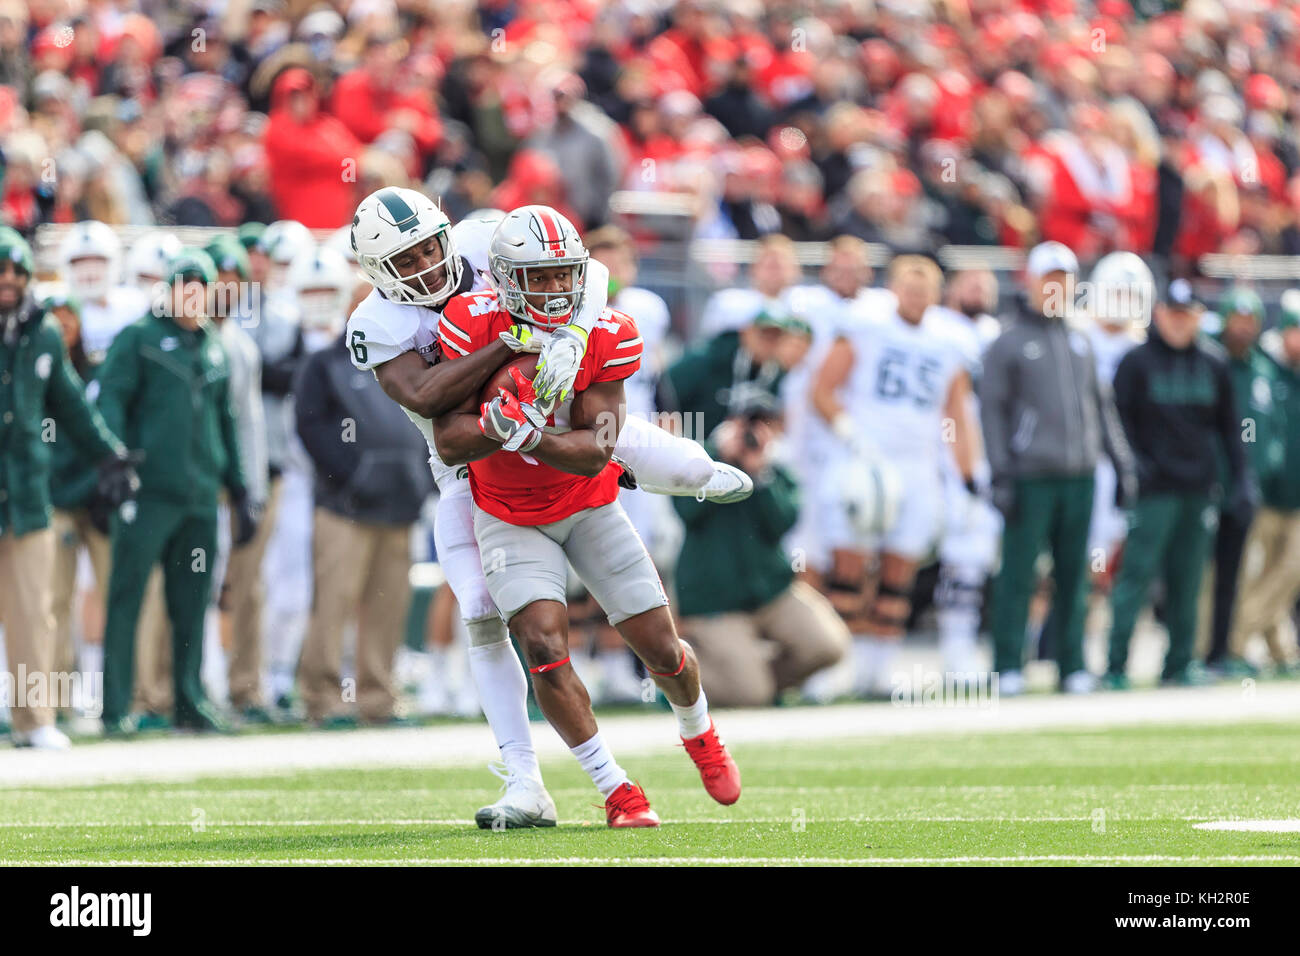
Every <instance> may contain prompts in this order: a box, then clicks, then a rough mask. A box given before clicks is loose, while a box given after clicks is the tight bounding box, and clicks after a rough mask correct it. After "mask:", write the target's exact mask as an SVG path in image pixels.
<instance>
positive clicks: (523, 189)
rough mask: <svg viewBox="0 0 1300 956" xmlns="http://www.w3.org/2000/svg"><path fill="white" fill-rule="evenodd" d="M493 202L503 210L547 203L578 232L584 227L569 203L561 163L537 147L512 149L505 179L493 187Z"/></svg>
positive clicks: (507, 210)
mask: <svg viewBox="0 0 1300 956" xmlns="http://www.w3.org/2000/svg"><path fill="white" fill-rule="evenodd" d="M492 205H493V206H494V207H495V208H497V209H504V210H505V211H506V212H510V210H512V209H518V208H519V207H520V206H529V205H543V206H550V207H551V208H552V209H554V210H555V211H556V212H558V213H559V214H560V215H562V216H563V217H564V218H565V219H568V220H569V222H571V223H573V225H574V228H576V229H577V230H578V232H579V233H581V232H582V231H583V224H582V220H581V219H580V218H579V217H578V215H577V213H575V212H574V211H573V208H572V207H571V206H570V205H569V201H568V197H567V196H566V191H565V188H564V177H563V176H562V175H561V174H560V167H559V166H557V165H556V164H555V160H553V159H551V157H550V156H547V155H546V154H545V153H542V152H538V151H537V150H531V149H521V150H520V151H519V152H517V153H515V158H514V159H513V160H511V161H510V172H509V173H508V174H507V175H506V178H505V181H504V182H502V183H501V185H500V186H498V187H497V188H496V189H494V190H493V191H492Z"/></svg>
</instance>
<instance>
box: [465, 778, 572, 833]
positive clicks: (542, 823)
mask: <svg viewBox="0 0 1300 956" xmlns="http://www.w3.org/2000/svg"><path fill="white" fill-rule="evenodd" d="M488 769H489V770H491V771H492V772H493V773H494V774H496V775H497V776H498V777H500V778H501V779H502V780H504V781H505V792H504V793H502V794H501V797H500V798H499V799H498V800H497V801H496V803H489V804H488V805H487V806H486V807H480V808H479V811H478V812H477V813H475V814H474V822H475V823H477V824H478V827H479V829H480V830H518V829H526V828H529V827H553V826H555V821H556V814H555V801H554V800H552V799H551V795H550V794H549V793H547V792H546V787H544V786H543V785H542V781H540V780H536V779H534V778H532V777H523V776H520V775H519V774H515V773H511V772H510V771H509V770H507V769H506V766H505V764H501V763H492V764H488Z"/></svg>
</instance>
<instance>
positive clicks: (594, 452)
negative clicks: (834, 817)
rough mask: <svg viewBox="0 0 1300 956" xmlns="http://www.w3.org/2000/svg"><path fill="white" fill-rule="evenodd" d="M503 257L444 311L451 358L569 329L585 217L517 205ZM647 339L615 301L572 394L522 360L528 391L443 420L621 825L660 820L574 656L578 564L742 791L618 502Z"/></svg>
mask: <svg viewBox="0 0 1300 956" xmlns="http://www.w3.org/2000/svg"><path fill="white" fill-rule="evenodd" d="M489 262H490V265H491V275H492V279H493V281H494V284H495V285H496V287H497V291H495V292H481V293H470V294H468V295H461V296H457V297H456V298H455V299H453V300H452V301H451V302H450V303H448V305H447V307H446V309H445V310H444V311H443V316H442V322H441V324H440V326H439V338H440V340H441V343H442V345H443V347H444V350H445V351H444V354H445V355H446V357H447V358H449V359H452V358H454V359H456V360H457V361H453V362H452V365H453V367H454V366H455V365H456V364H457V363H458V362H460V361H465V360H472V359H473V357H474V356H475V355H476V354H477V353H478V352H480V351H482V350H484V349H491V348H493V347H494V346H495V343H496V342H497V339H498V336H499V335H500V334H501V333H502V332H507V331H510V330H512V329H516V328H518V326H517V325H516V323H519V322H522V323H526V324H527V325H528V326H531V327H540V328H542V329H556V328H560V327H562V326H563V325H564V324H565V323H567V322H568V320H569V317H570V316H571V315H572V314H573V313H574V312H576V311H577V309H578V307H579V304H580V302H581V300H582V298H583V293H584V289H585V279H586V270H587V265H588V254H587V250H586V248H585V247H584V246H583V244H582V240H581V239H579V238H578V233H577V230H576V229H574V227H573V225H572V223H570V222H569V221H568V220H567V219H566V218H564V217H563V216H561V215H560V214H558V213H556V212H555V211H554V210H552V209H550V208H548V207H545V206H524V207H522V208H520V209H517V210H515V211H514V212H511V213H509V214H508V215H507V216H506V217H505V219H503V220H502V221H501V223H500V224H499V225H498V226H497V229H496V232H495V233H494V235H493V237H492V245H491V250H490V255H489ZM641 350H642V340H641V336H640V334H639V333H638V332H637V328H636V323H635V322H634V321H633V320H632V319H631V318H630V317H628V316H627V315H624V314H623V313H620V312H615V311H613V310H610V309H606V310H604V311H603V312H602V314H601V317H600V318H599V319H598V320H597V321H596V323H595V324H594V326H593V328H592V330H591V333H590V336H589V338H588V341H587V344H586V349H585V351H584V356H583V358H584V361H583V363H582V367H581V369H580V370H579V372H578V374H577V376H576V378H575V380H574V382H573V386H572V391H573V398H572V399H571V400H570V401H568V402H566V403H563V404H561V405H558V406H557V405H556V403H555V402H554V401H553V400H544V399H542V398H540V397H539V396H537V395H536V394H535V392H534V388H533V385H532V383H531V382H529V381H528V380H527V379H526V378H524V377H523V375H522V374H521V373H520V372H519V371H518V370H517V369H512V370H511V374H512V376H513V377H514V381H515V385H516V387H517V390H518V391H517V394H515V395H512V394H510V393H509V392H507V391H506V390H504V389H502V390H501V391H500V395H499V397H497V398H494V399H492V400H491V401H490V402H486V403H483V404H482V405H481V407H480V402H479V399H478V397H477V396H475V397H472V398H469V399H468V400H466V401H465V402H464V403H462V405H461V407H460V408H458V409H457V410H456V411H454V412H452V413H450V414H447V415H443V416H440V417H439V418H438V419H437V421H436V422H435V424H434V434H435V436H436V445H437V450H438V452H439V453H440V454H441V455H442V457H443V460H444V461H447V462H466V463H468V464H469V474H470V487H471V489H472V492H473V497H474V506H475V507H474V533H475V537H476V538H477V539H478V543H479V550H480V553H481V554H483V555H485V556H486V557H487V561H486V567H485V571H486V578H487V585H488V589H489V591H490V592H491V594H492V598H493V600H494V601H495V603H496V606H497V607H498V608H499V609H500V611H501V616H502V617H503V618H504V619H505V620H506V622H507V623H508V625H509V627H510V630H511V631H513V632H514V634H515V635H516V636H517V637H518V638H519V642H520V646H521V647H522V649H523V654H524V657H525V659H526V660H527V662H528V665H529V671H530V672H531V673H532V674H533V675H535V677H534V684H533V689H534V693H535V694H536V696H537V702H538V705H539V706H540V707H541V709H542V712H543V713H544V714H545V715H546V718H547V720H548V721H549V722H550V723H551V726H552V727H554V728H555V730H556V732H557V733H558V734H559V735H560V737H561V738H562V739H563V740H564V742H565V744H566V745H567V746H568V747H569V748H570V751H571V752H572V753H573V755H574V757H575V758H576V759H577V760H578V762H579V764H580V765H581V766H582V768H583V770H585V771H586V772H587V774H588V775H589V776H590V777H591V779H592V782H593V783H594V784H595V786H596V788H597V789H598V790H599V791H600V793H601V795H602V796H603V797H604V798H605V814H606V820H607V822H608V824H609V825H610V826H611V827H653V826H658V825H659V817H658V815H657V814H655V812H654V811H653V810H652V809H651V808H650V804H649V801H648V800H647V799H646V796H645V791H644V790H642V789H641V787H640V786H639V785H636V784H633V783H632V781H631V780H630V779H629V777H628V775H627V773H626V771H624V770H623V769H622V768H621V767H620V766H619V765H618V763H617V762H616V761H615V760H614V757H613V755H612V754H611V753H610V751H609V748H608V747H607V746H606V744H605V742H604V740H603V739H602V737H601V736H600V732H599V730H598V728H597V726H596V719H595V717H594V716H593V714H592V712H591V701H590V698H589V697H588V695H587V690H586V688H585V687H584V686H583V684H582V681H581V680H580V679H579V678H578V675H577V674H576V673H575V672H574V670H573V667H572V665H571V663H570V661H569V650H568V617H567V609H566V606H565V585H566V580H567V569H568V564H570V563H572V565H573V567H574V569H575V570H576V571H577V572H578V576H579V577H580V578H581V579H582V582H583V584H584V585H585V586H586V587H587V590H588V591H589V592H590V593H591V594H592V596H593V597H595V599H596V601H597V603H599V604H600V606H601V607H602V608H603V609H604V611H605V613H606V615H607V616H608V618H609V623H610V624H611V626H613V627H615V628H616V629H617V630H618V632H619V634H620V635H622V637H623V639H624V640H625V641H626V642H627V644H628V646H629V647H631V648H632V650H633V651H634V652H635V653H636V655H637V656H638V657H639V658H640V659H641V661H642V663H643V664H645V667H646V670H647V671H648V672H649V673H650V674H651V676H652V677H653V678H654V680H655V683H656V684H658V685H659V687H660V689H661V690H662V691H663V692H664V695H665V696H666V697H667V698H668V701H669V704H670V705H671V706H672V709H673V712H674V713H675V714H676V716H677V724H678V730H679V733H680V735H681V738H682V743H683V744H684V745H685V747H686V750H687V753H688V754H689V755H690V757H691V759H692V760H693V761H694V762H695V764H696V766H697V767H698V768H699V771H700V777H701V779H702V781H703V783H704V787H705V790H706V791H708V793H709V795H710V796H712V797H713V798H714V799H715V800H717V801H718V802H719V803H722V804H732V803H735V802H736V800H738V799H739V798H740V771H739V770H738V769H737V768H736V765H735V762H734V761H732V759H731V757H730V755H729V754H728V753H727V750H726V747H725V745H724V744H723V743H722V742H721V741H720V740H719V739H718V736H717V732H716V730H715V728H714V725H713V721H712V719H711V718H710V717H709V712H708V702H707V700H706V698H705V695H704V691H703V689H702V688H701V687H700V678H699V665H698V664H697V662H696V659H695V654H694V652H692V651H691V649H690V647H689V646H688V645H687V644H685V643H684V642H682V641H681V640H680V639H679V638H678V636H677V632H676V629H675V627H674V625H673V620H672V614H671V612H670V611H669V610H668V597H667V595H666V594H665V593H664V588H663V584H662V582H661V581H660V580H659V574H658V572H657V571H656V570H655V567H654V562H652V561H651V560H650V555H649V552H647V551H646V548H645V545H644V544H643V543H642V541H641V539H640V537H638V535H637V533H636V530H635V529H634V528H633V527H632V523H631V522H630V521H629V520H628V517H627V514H626V513H625V512H624V511H623V508H622V506H621V505H619V503H618V500H617V498H618V489H619V477H620V475H621V474H622V470H623V469H622V467H621V465H619V464H618V463H617V462H616V461H613V460H612V456H613V454H614V451H615V444H616V441H617V437H618V435H619V432H620V431H621V429H622V424H623V419H624V418H625V417H626V399H625V397H624V389H623V382H624V380H625V379H626V378H627V377H628V376H630V375H631V374H633V373H634V372H635V371H636V370H637V368H638V367H639V366H640V363H641ZM566 559H567V560H566Z"/></svg>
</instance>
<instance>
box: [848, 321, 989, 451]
mask: <svg viewBox="0 0 1300 956" xmlns="http://www.w3.org/2000/svg"><path fill="white" fill-rule="evenodd" d="M850 341H851V342H852V343H853V349H854V362H853V370H852V372H851V373H850V375H849V380H848V382H847V383H846V386H845V390H844V391H845V395H844V398H845V400H846V401H845V406H846V407H847V408H848V409H849V410H850V411H851V412H852V414H853V416H854V418H856V419H857V420H858V421H860V422H861V423H862V425H863V428H864V431H865V432H866V434H867V435H868V436H869V437H870V438H871V440H872V441H874V442H875V444H876V446H877V447H878V448H879V449H880V451H881V452H882V453H883V454H884V456H885V457H886V458H887V459H888V460H889V461H890V462H891V463H893V464H894V465H895V466H896V467H898V468H901V469H904V470H906V471H909V472H910V471H913V470H914V469H923V470H924V471H925V472H928V473H930V474H933V475H935V476H937V475H938V472H939V468H940V460H939V450H940V448H941V447H943V437H944V422H943V418H944V406H945V403H946V402H947V400H948V393H949V391H950V390H951V388H952V383H953V381H954V379H955V378H956V377H957V376H958V375H959V374H960V373H961V372H963V371H965V370H966V369H968V368H970V367H971V365H972V363H973V362H974V361H976V360H977V358H978V356H972V355H969V354H967V353H968V352H969V351H970V346H969V340H968V339H966V338H965V337H961V336H954V335H952V334H950V333H949V331H948V329H947V328H946V327H945V325H944V324H943V323H941V322H938V321H936V320H935V318H934V316H933V314H932V313H927V314H926V316H925V317H923V318H922V319H921V321H920V322H919V323H916V324H913V323H910V322H908V321H907V320H906V319H904V318H902V317H901V316H900V315H899V314H898V312H897V311H891V312H889V313H888V314H886V315H885V316H884V317H882V318H881V320H880V321H879V322H875V323H872V324H870V325H869V326H862V327H859V329H858V331H857V333H856V334H855V335H853V336H852V338H851V339H850ZM949 442H951V438H949Z"/></svg>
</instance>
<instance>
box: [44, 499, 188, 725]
mask: <svg viewBox="0 0 1300 956" xmlns="http://www.w3.org/2000/svg"><path fill="white" fill-rule="evenodd" d="M51 528H52V530H53V531H54V541H55V548H54V635H55V649H54V662H53V663H54V670H56V671H65V672H70V671H72V670H75V669H76V666H77V655H76V648H75V647H74V646H73V640H72V620H73V614H74V607H73V605H74V604H75V602H76V596H77V556H78V554H79V552H80V550H81V548H82V547H83V546H84V547H85V548H86V550H87V552H88V553H89V554H90V564H91V567H92V568H93V569H94V572H95V587H96V589H97V590H98V591H99V594H100V598H101V600H105V601H106V600H107V592H108V575H109V571H110V570H111V565H112V548H111V544H110V542H109V538H108V535H105V534H101V533H100V532H99V531H97V530H96V529H95V526H94V525H92V524H91V523H90V516H89V514H88V513H87V512H86V511H85V510H84V509H78V510H77V511H63V510H60V509H56V510H55V512H54V517H53V519H52V521H51ZM136 644H137V650H136V682H135V686H136V696H135V701H134V709H135V710H142V711H151V712H153V713H156V714H168V713H171V709H172V651H171V628H170V627H169V626H168V624H167V612H166V604H165V602H164V599H163V579H162V570H161V569H160V568H154V571H153V574H151V575H150V576H149V586H148V589H147V590H146V591H145V598H144V606H143V609H142V610H141V612H140V624H139V627H138V628H137V630H136Z"/></svg>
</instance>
